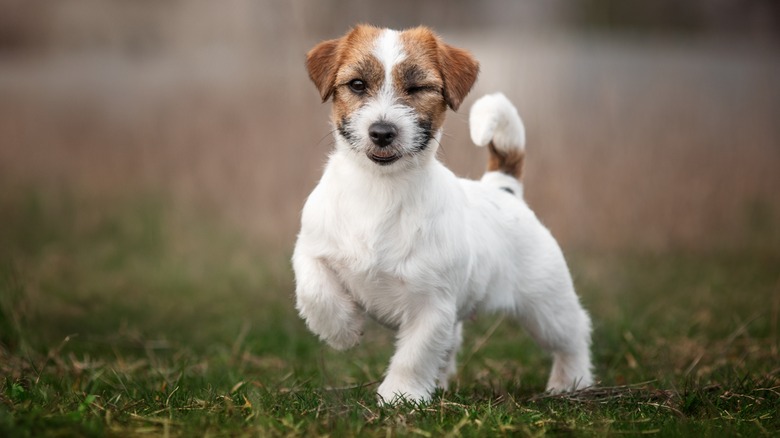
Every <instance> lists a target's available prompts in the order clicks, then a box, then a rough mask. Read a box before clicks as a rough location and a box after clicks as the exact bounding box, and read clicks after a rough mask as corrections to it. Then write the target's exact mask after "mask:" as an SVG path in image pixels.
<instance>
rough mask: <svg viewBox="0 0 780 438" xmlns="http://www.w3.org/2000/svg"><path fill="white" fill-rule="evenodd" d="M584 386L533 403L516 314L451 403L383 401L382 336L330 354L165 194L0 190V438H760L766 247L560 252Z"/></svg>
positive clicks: (262, 266) (199, 220)
mask: <svg viewBox="0 0 780 438" xmlns="http://www.w3.org/2000/svg"><path fill="white" fill-rule="evenodd" d="M569 258H570V262H571V266H572V270H573V272H574V275H575V281H576V283H577V285H578V288H579V291H580V294H581V296H582V299H583V301H584V303H585V304H586V306H587V307H588V308H589V310H590V311H591V314H592V316H593V319H594V322H595V333H594V347H593V351H594V356H595V362H596V372H597V374H598V376H599V378H600V386H599V388H597V389H593V390H590V391H584V392H580V393H576V394H571V395H565V396H556V397H552V396H545V395H544V394H542V391H543V389H544V383H545V380H546V378H547V372H548V369H549V360H548V359H547V358H546V357H545V356H544V355H543V354H542V352H541V351H540V350H539V349H538V348H536V347H535V346H534V345H533V343H532V342H531V341H530V340H529V339H528V337H527V336H526V335H525V334H523V333H522V331H521V330H520V329H519V328H518V327H517V326H516V325H515V324H513V323H512V322H511V321H509V320H503V319H502V318H500V317H497V316H489V315H484V316H480V317H479V318H478V319H477V320H476V321H474V322H473V323H471V324H469V325H468V326H467V328H466V332H467V336H466V339H465V342H464V349H463V351H462V353H461V356H460V370H459V376H458V379H457V381H455V382H454V384H453V389H452V391H450V392H447V393H443V394H441V393H439V394H437V396H436V397H435V398H434V400H433V402H431V403H430V404H426V405H420V406H415V405H411V404H406V405H402V406H397V407H392V408H391V407H381V406H378V405H377V403H376V401H375V395H374V390H375V389H376V385H377V382H378V381H379V380H380V379H381V376H382V373H383V371H384V367H385V365H386V363H387V360H388V358H389V357H390V354H391V353H392V334H391V333H389V332H388V331H386V330H384V329H382V328H380V327H376V326H370V327H368V330H367V333H366V339H365V341H364V342H363V344H362V345H361V346H359V347H357V348H356V349H354V350H352V351H349V352H346V353H337V352H334V351H331V350H330V349H328V348H326V347H324V346H323V345H321V344H320V343H319V342H318V341H317V340H316V338H315V337H314V336H313V335H311V334H310V333H308V332H307V330H306V328H305V326H304V324H303V323H302V322H301V321H300V320H299V319H298V318H297V316H296V314H295V311H294V309H293V304H292V303H293V297H292V291H293V280H292V274H291V272H290V269H289V266H288V263H287V254H278V253H274V252H272V251H270V250H268V249H265V248H263V247H262V246H261V245H258V244H255V243H252V242H248V241H247V240H246V239H244V238H242V236H241V235H238V234H236V233H234V232H231V231H229V230H228V229H227V228H226V227H225V226H224V225H221V224H220V222H219V220H218V219H217V218H213V217H202V216H198V215H194V214H192V212H191V211H184V210H183V209H181V208H176V207H175V206H171V205H168V203H167V202H166V201H165V200H161V199H158V198H154V197H151V198H131V199H116V200H111V201H107V200H103V201H100V202H98V201H85V200H79V199H76V198H74V197H72V196H60V197H53V196H49V195H44V194H41V193H39V192H36V191H28V192H26V193H21V194H20V193H16V194H4V195H1V196H0V436H70V435H83V436H104V435H120V436H126V435H174V436H180V435H184V436H189V435H211V436H220V435H260V436H266V435H271V436H274V435H323V434H329V435H331V436H352V435H367V436H388V435H405V436H407V435H408V436H417V435H422V436H439V435H462V436H494V435H499V436H504V435H510V436H518V435H519V436H538V435H545V434H549V435H559V434H560V435H570V434H574V435H599V436H601V435H605V434H615V435H618V434H625V433H628V434H659V435H695V436H751V437H752V436H772V435H776V434H777V433H778V432H780V414H778V410H780V375H778V373H779V372H780V355H779V354H778V313H780V311H779V310H778V307H780V251H772V250H771V249H767V248H764V249H762V250H760V251H758V250H753V251H750V250H741V251H721V252H718V253H708V254H681V253H674V254H668V253H667V254H625V253H624V254H617V255H615V254H596V253H576V254H571V255H570V257H569Z"/></svg>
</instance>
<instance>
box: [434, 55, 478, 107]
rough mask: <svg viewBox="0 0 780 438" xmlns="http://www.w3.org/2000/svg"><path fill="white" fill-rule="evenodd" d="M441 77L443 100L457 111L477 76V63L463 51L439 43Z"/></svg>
mask: <svg viewBox="0 0 780 438" xmlns="http://www.w3.org/2000/svg"><path fill="white" fill-rule="evenodd" d="M439 57H440V66H441V67H440V68H441V75H442V78H443V79H444V100H445V101H446V102H447V105H449V107H450V108H452V109H453V111H457V109H458V107H460V104H461V103H462V102H463V99H465V98H466V95H467V94H469V91H471V87H472V86H473V85H474V82H475V81H476V80H477V75H479V63H478V62H477V61H476V60H475V59H474V57H473V56H471V54H470V53H469V52H467V51H465V50H463V49H459V48H457V47H452V46H450V45H448V44H444V43H440V45H439Z"/></svg>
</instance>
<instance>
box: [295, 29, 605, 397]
mask: <svg viewBox="0 0 780 438" xmlns="http://www.w3.org/2000/svg"><path fill="white" fill-rule="evenodd" d="M306 67H307V69H308V72H309V76H310V77H311V80H312V81H313V82H314V84H315V85H316V86H317V89H318V90H319V92H320V96H321V97H322V100H323V102H325V101H327V100H328V99H332V100H333V112H332V122H333V125H334V126H335V130H334V136H335V150H334V151H333V153H332V154H331V155H330V158H329V160H328V163H327V166H326V168H325V172H324V174H323V175H322V179H321V180H320V182H319V184H318V185H317V187H316V188H315V189H314V191H313V192H312V193H311V195H310V196H309V198H308V200H307V201H306V204H305V206H304V208H303V214H302V221H301V222H302V223H301V231H300V234H299V235H298V240H297V243H296V246H295V252H294V255H293V268H294V271H295V278H296V290H295V292H296V308H297V309H298V311H299V312H300V315H301V317H303V319H305V321H306V324H307V326H308V327H309V329H310V330H311V331H312V332H314V333H316V334H317V335H318V336H319V337H320V338H321V339H322V340H324V341H325V342H327V343H328V344H330V345H331V346H332V347H333V348H336V349H338V350H343V349H347V348H350V347H352V346H354V345H356V344H357V343H358V342H359V341H360V337H361V334H362V332H361V330H362V325H363V322H364V317H365V315H366V314H368V315H370V316H371V317H372V318H374V319H375V320H377V321H379V322H380V323H382V324H383V325H385V326H387V327H391V328H393V329H396V330H397V347H396V352H395V354H394V355H393V358H392V360H391V362H390V366H389V368H388V370H387V374H386V376H385V379H384V381H383V382H382V383H381V385H380V386H379V389H378V395H379V397H380V401H382V402H384V403H394V402H396V401H397V400H399V398H406V399H407V400H414V401H425V400H429V399H430V397H431V394H432V392H433V391H434V390H435V388H436V387H437V384H438V386H439V387H441V388H444V389H446V388H447V384H448V383H447V382H448V380H449V378H450V377H451V376H452V375H453V374H454V373H455V371H456V362H455V360H456V356H457V353H458V350H459V349H460V345H461V332H462V327H463V322H462V321H463V320H464V319H465V318H467V317H468V316H469V315H471V314H472V312H473V311H474V310H477V309H481V310H486V311H497V310H501V311H505V312H508V313H509V314H510V315H512V316H514V317H516V318H517V319H518V320H519V321H520V323H521V324H522V325H523V327H524V328H525V329H526V330H527V331H528V332H529V333H530V334H531V336H532V337H533V338H534V339H535V340H536V341H537V342H538V343H539V344H540V345H541V346H542V347H544V348H545V349H546V350H548V351H550V352H551V353H552V356H553V366H552V373H551V375H550V378H549V382H548V384H547V390H549V391H552V392H560V391H567V390H574V389H577V388H583V387H587V386H590V385H591V384H592V381H593V379H592V376H591V361H590V331H591V327H590V319H589V317H588V315H587V313H586V312H585V311H584V310H583V308H582V307H581V305H580V302H579V299H578V298H577V295H576V294H575V291H574V286H573V284H572V280H571V276H570V274H569V270H568V268H567V266H566V262H565V261H564V258H563V255H562V253H561V250H560V248H559V246H558V244H557V243H556V241H555V239H554V238H553V237H552V236H551V234H550V232H549V231H548V230H547V229H546V228H545V227H544V226H543V225H542V224H541V223H540V222H539V220H538V219H537V218H536V216H535V215H534V213H533V212H532V211H531V210H530V209H529V208H528V205H527V204H526V203H525V201H524V200H523V198H522V191H523V186H522V184H521V181H520V176H521V172H522V164H523V156H524V144H525V132H524V128H523V125H522V122H521V120H520V118H519V116H518V115H517V111H516V110H515V108H514V107H513V106H512V104H511V103H510V102H509V101H508V100H507V99H506V98H505V97H504V96H503V95H501V94H495V95H488V96H485V97H483V98H482V99H480V100H479V101H478V102H476V103H475V104H474V106H473V108H472V111H471V117H470V119H471V120H470V125H471V136H472V139H473V141H474V142H475V143H476V144H477V145H478V146H488V149H489V153H490V158H489V162H488V168H487V172H486V173H485V175H484V176H483V177H482V179H481V180H480V181H472V180H466V179H459V178H457V177H456V176H455V175H454V174H453V173H452V172H451V171H450V170H448V169H447V168H446V167H444V165H442V164H441V163H440V162H439V161H438V160H437V159H436V150H437V147H438V145H439V140H440V138H441V135H442V123H443V122H444V117H445V113H446V111H447V108H448V107H449V108H451V109H452V110H457V109H458V107H459V106H460V104H461V102H463V99H464V98H465V97H466V94H467V93H468V92H469V90H470V89H471V87H472V85H473V84H474V81H475V80H476V78H477V74H478V71H479V65H478V64H477V62H476V61H475V60H474V59H473V58H472V56H471V55H470V54H469V53H468V52H466V51H464V50H462V49H458V48H455V47H452V46H449V45H447V44H445V43H443V42H442V41H441V40H440V39H439V38H438V37H437V36H436V35H435V34H434V33H433V32H431V31H430V30H429V29H427V28H424V27H419V28H416V29H411V30H405V31H402V32H399V31H394V30H389V29H379V28H376V27H371V26H364V25H361V26H357V27H355V28H354V29H352V30H351V31H350V32H349V33H347V34H346V35H345V36H343V37H342V38H338V39H334V40H329V41H325V42H322V43H320V44H319V45H317V46H316V47H314V48H313V49H312V50H311V51H310V52H309V53H308V55H307V60H306Z"/></svg>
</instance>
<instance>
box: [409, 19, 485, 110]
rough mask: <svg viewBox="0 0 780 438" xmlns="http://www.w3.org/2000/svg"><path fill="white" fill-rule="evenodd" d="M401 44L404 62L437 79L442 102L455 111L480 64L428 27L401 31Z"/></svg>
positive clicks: (475, 77) (474, 77)
mask: <svg viewBox="0 0 780 438" xmlns="http://www.w3.org/2000/svg"><path fill="white" fill-rule="evenodd" d="M401 41H402V42H403V45H404V49H405V50H406V52H407V61H409V62H411V63H415V64H417V65H419V66H420V67H422V69H423V70H425V71H426V72H431V73H433V74H435V75H436V76H438V81H439V82H440V92H441V94H442V96H443V97H444V101H445V102H446V104H447V105H448V106H449V107H450V108H452V109H453V110H456V111H457V109H458V107H460V104H461V103H462V102H463V99H464V98H465V97H466V95H467V94H468V93H469V91H471V87H472V86H473V85H474V82H475V81H476V80H477V75H478V74H479V63H478V62H477V61H476V60H475V59H474V57H473V56H471V54H470V53H469V52H467V51H466V50H463V49H459V48H456V47H453V46H450V45H449V44H445V43H444V42H443V41H442V40H441V39H440V38H439V37H438V36H437V35H436V34H435V33H433V31H431V30H430V29H428V28H427V27H417V28H414V29H409V30H406V31H404V32H403V33H401ZM402 64H403V63H402Z"/></svg>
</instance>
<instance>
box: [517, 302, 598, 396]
mask: <svg viewBox="0 0 780 438" xmlns="http://www.w3.org/2000/svg"><path fill="white" fill-rule="evenodd" d="M548 292H550V291H548ZM529 298H530V297H526V299H524V302H523V303H522V304H521V305H520V306H519V307H520V308H519V309H518V315H517V316H518V318H519V320H520V322H521V324H522V325H523V327H525V329H526V330H527V331H528V332H529V333H530V334H531V336H532V337H533V338H534V339H535V340H536V342H537V343H539V345H541V346H542V348H544V349H545V350H547V351H548V352H550V353H551V354H552V356H553V365H552V372H551V373H550V379H549V380H548V382H547V391H549V392H553V393H558V392H564V391H573V390H576V389H582V388H586V387H588V386H591V385H593V375H592V372H591V368H592V366H591V359H590V333H591V323H590V317H589V316H588V314H587V313H586V312H585V310H584V309H583V308H582V306H581V305H580V302H579V299H578V298H577V295H576V294H575V293H574V290H573V288H571V289H570V290H567V291H565V292H564V293H549V294H538V295H534V296H533V298H530V299H529Z"/></svg>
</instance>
